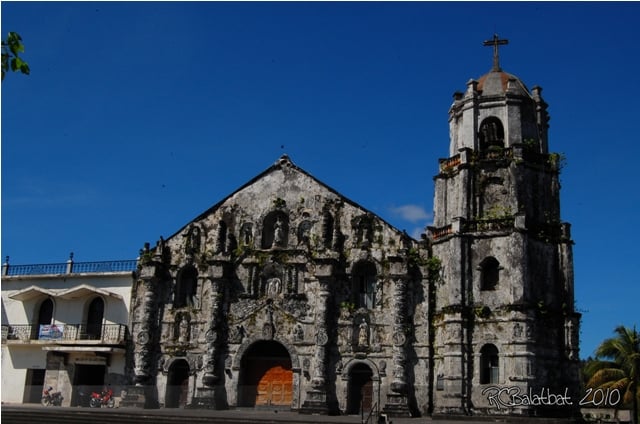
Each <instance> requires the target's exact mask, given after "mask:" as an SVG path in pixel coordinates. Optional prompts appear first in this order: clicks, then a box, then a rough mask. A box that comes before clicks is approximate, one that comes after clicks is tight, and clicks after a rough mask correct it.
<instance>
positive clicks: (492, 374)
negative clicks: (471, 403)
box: [480, 344, 500, 384]
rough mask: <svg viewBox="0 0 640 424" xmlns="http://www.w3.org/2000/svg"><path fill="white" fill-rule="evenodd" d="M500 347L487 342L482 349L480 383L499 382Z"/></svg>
mask: <svg viewBox="0 0 640 424" xmlns="http://www.w3.org/2000/svg"><path fill="white" fill-rule="evenodd" d="M499 360H500V359H499V357H498V348H497V347H495V346H494V345H492V344H486V345H484V346H482V349H480V384H498V382H499V379H500V373H499Z"/></svg>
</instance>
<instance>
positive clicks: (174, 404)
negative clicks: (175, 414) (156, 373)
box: [164, 359, 189, 408]
mask: <svg viewBox="0 0 640 424" xmlns="http://www.w3.org/2000/svg"><path fill="white" fill-rule="evenodd" d="M188 397H189V364H188V363H187V361H185V360H184V359H178V360H177V361H174V362H173V363H172V364H171V366H170V367H169V373H168V375H167V392H166V394H165V397H164V406H165V408H184V407H185V406H186V405H187V399H188Z"/></svg>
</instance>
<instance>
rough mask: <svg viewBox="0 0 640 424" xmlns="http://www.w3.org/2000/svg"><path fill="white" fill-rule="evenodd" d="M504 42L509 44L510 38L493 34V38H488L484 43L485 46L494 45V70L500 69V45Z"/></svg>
mask: <svg viewBox="0 0 640 424" xmlns="http://www.w3.org/2000/svg"><path fill="white" fill-rule="evenodd" d="M503 44H509V40H501V39H500V38H499V37H498V34H493V38H492V39H491V40H486V41H485V42H483V43H482V45H483V46H493V69H491V70H492V71H500V70H501V69H500V56H499V54H498V46H500V45H503Z"/></svg>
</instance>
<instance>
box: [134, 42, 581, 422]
mask: <svg viewBox="0 0 640 424" xmlns="http://www.w3.org/2000/svg"><path fill="white" fill-rule="evenodd" d="M498 41H500V40H497V38H496V39H494V47H495V49H496V51H495V58H494V66H493V68H492V70H491V71H490V72H489V73H487V74H486V75H484V76H482V77H481V78H479V79H478V80H471V81H470V82H469V83H468V84H467V89H466V91H465V92H464V93H456V94H455V96H454V99H455V100H454V103H453V105H452V106H451V109H450V112H449V125H450V134H451V140H450V149H449V157H448V158H446V159H441V160H440V161H439V164H438V165H439V167H438V172H437V175H436V176H435V177H434V181H435V201H434V209H435V214H434V223H433V226H432V227H429V228H428V229H427V232H426V233H425V235H424V237H423V238H422V239H421V240H414V239H412V238H411V237H410V236H409V235H407V234H406V233H404V232H402V231H399V230H397V229H396V228H394V227H392V226H391V225H390V224H388V223H387V222H385V221H384V220H383V219H382V218H380V217H378V216H376V215H375V214H373V213H371V212H370V211H368V210H366V209H365V208H364V207H362V206H360V205H358V204H357V203H355V202H353V201H351V200H349V199H347V198H346V197H344V196H342V195H341V194H339V193H337V192H336V191H335V190H333V189H331V188H330V187H328V186H326V185H325V184H323V183H322V182H320V181H319V180H317V179H316V178H315V177H313V176H311V175H310V174H308V173H307V172H305V171H304V170H303V169H301V168H299V167H298V166H296V165H295V164H293V163H292V161H291V160H290V159H289V158H288V157H287V156H286V155H285V156H283V157H281V158H280V159H279V160H278V161H277V162H276V163H275V164H273V165H272V166H271V167H269V168H268V169H267V170H265V171H264V172H263V173H261V174H260V175H258V176H257V177H255V178H254V179H253V180H251V181H250V182H248V183H247V184H245V185H244V186H243V187H241V188H239V189H238V190H237V191H235V192H234V193H233V194H231V195H230V196H228V197H227V198H225V199H223V200H222V201H220V202H219V203H218V204H216V205H215V206H213V207H212V208H210V209H209V210H207V211H205V212H204V213H202V214H201V215H200V216H198V217H197V218H195V219H194V220H193V221H191V222H189V223H187V224H186V225H185V226H184V227H183V228H181V229H180V230H179V231H177V232H176V233H175V234H173V235H172V236H170V237H168V238H167V239H166V240H165V239H160V240H159V241H158V242H157V244H156V246H154V247H151V246H149V245H146V246H145V248H144V249H143V250H142V251H141V256H140V264H139V268H138V271H137V273H136V276H135V281H134V286H133V291H132V304H131V317H130V330H131V343H130V346H129V348H128V352H129V357H128V363H129V366H128V372H129V375H130V378H131V379H132V383H134V384H133V385H132V386H131V387H130V388H129V389H128V391H127V394H126V396H124V398H123V401H122V404H123V405H125V406H126V405H130V406H135V405H137V406H145V407H158V406H160V407H181V406H187V407H201V408H215V409H223V408H230V407H262V406H264V407H281V408H286V409H292V410H295V411H299V412H300V413H326V414H334V413H346V414H359V413H361V411H365V412H366V413H368V411H370V410H380V411H381V412H383V413H386V414H388V415H390V416H418V415H427V414H433V415H449V414H456V415H486V414H512V415H526V416H545V415H546V416H560V415H564V416H567V415H572V414H573V413H574V412H575V409H574V408H577V406H573V407H572V406H569V405H558V403H557V402H556V403H555V404H549V403H544V402H543V403H538V404H535V402H526V396H531V395H532V394H535V395H540V394H544V393H546V394H558V395H560V394H561V395H565V396H571V397H572V399H574V400H575V399H577V396H578V393H577V389H578V381H579V374H578V370H579V369H578V359H579V358H578V326H579V319H580V316H579V314H578V313H576V311H575V310H574V299H573V273H572V272H573V260H572V250H571V249H572V241H571V237H570V231H569V225H568V224H566V223H563V222H561V220H560V205H559V204H560V201H559V182H558V175H559V171H560V165H561V159H562V157H561V156H560V155H557V154H553V153H549V149H548V140H547V130H548V124H547V123H548V119H549V117H548V113H547V104H546V103H545V102H544V100H543V99H542V97H541V89H540V88H538V87H534V88H533V90H532V91H529V90H528V88H527V87H526V86H525V85H524V83H523V82H522V81H520V80H519V79H518V78H517V77H515V76H513V75H511V74H508V73H506V72H504V71H502V70H501V69H500V67H499V63H498V59H497V45H498V44H499V43H498ZM501 390H502V391H501ZM505 390H507V391H506V392H505ZM575 403H576V402H574V404H575Z"/></svg>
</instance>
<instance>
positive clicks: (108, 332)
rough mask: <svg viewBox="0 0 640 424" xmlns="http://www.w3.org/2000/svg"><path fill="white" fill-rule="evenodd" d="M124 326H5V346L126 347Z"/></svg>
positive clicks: (3, 329)
mask: <svg viewBox="0 0 640 424" xmlns="http://www.w3.org/2000/svg"><path fill="white" fill-rule="evenodd" d="M127 334H128V330H127V326H126V325H124V324H104V325H97V326H96V325H87V324H55V325H31V324H20V325H3V326H2V343H3V344H5V343H6V344H31V343H34V344H67V345H78V344H90V345H124V344H125V341H126V338H127Z"/></svg>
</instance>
